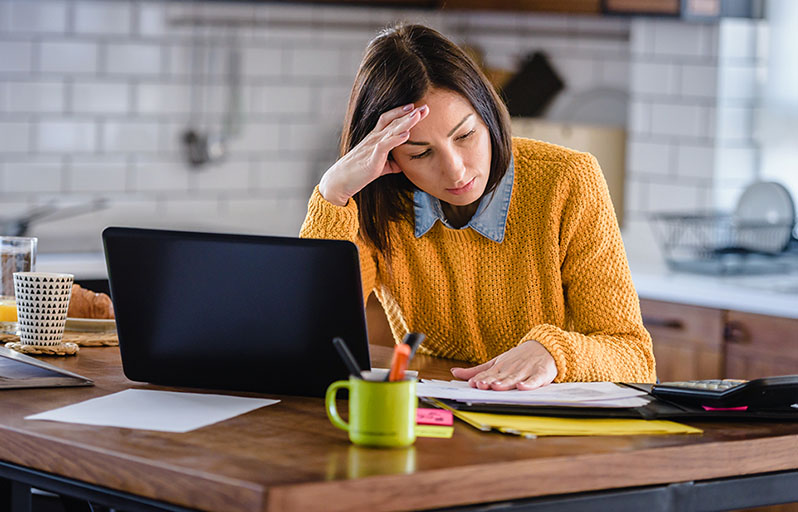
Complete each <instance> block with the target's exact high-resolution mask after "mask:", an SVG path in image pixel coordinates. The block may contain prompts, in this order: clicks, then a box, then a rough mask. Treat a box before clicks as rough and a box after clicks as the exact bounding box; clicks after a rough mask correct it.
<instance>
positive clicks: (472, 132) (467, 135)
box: [457, 130, 476, 140]
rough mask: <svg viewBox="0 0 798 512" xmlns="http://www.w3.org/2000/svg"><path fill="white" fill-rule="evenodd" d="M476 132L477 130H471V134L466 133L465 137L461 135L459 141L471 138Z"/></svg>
mask: <svg viewBox="0 0 798 512" xmlns="http://www.w3.org/2000/svg"><path fill="white" fill-rule="evenodd" d="M475 131H476V130H471V131H470V132H468V133H466V134H465V135H461V136H459V137H457V140H464V139H467V138H469V137H470V136H472V135H474V132H475Z"/></svg>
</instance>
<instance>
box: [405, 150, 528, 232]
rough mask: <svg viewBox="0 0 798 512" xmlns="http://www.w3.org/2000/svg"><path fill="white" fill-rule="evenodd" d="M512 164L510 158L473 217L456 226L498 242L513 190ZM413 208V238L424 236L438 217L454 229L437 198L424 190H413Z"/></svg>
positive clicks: (445, 224) (481, 200) (504, 224)
mask: <svg viewBox="0 0 798 512" xmlns="http://www.w3.org/2000/svg"><path fill="white" fill-rule="evenodd" d="M514 170H515V165H514V162H513V160H512V159H511V160H510V166H509V167H508V168H507V172H506V173H504V177H503V178H502V179H501V181H500V182H499V184H498V186H497V187H496V188H495V189H494V190H493V192H491V193H490V194H488V195H485V196H482V199H480V201H479V206H478V207H477V211H476V212H475V213H474V216H473V217H471V220H469V221H468V224H466V225H465V226H463V227H462V228H459V229H465V228H471V229H473V230H474V231H476V232H477V233H479V234H480V235H482V236H484V237H485V238H488V239H490V240H493V241H494V242H499V243H501V241H502V240H504V228H505V226H506V224H507V210H508V208H509V206H510V195H511V194H512V192H513V175H514ZM413 204H414V211H415V221H416V229H415V235H416V238H420V237H422V236H424V235H425V234H426V233H427V231H429V230H430V229H432V226H433V225H435V221H436V220H439V221H441V222H442V223H443V225H444V226H446V227H448V228H451V229H458V228H453V227H452V226H451V225H449V224H448V223H447V222H446V216H445V215H444V214H443V209H442V208H441V202H440V200H439V199H438V198H437V197H434V196H431V195H429V194H427V193H426V192H424V191H423V190H419V189H416V191H415V192H414V193H413Z"/></svg>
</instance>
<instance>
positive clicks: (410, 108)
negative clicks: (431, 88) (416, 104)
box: [402, 103, 413, 112]
mask: <svg viewBox="0 0 798 512" xmlns="http://www.w3.org/2000/svg"><path fill="white" fill-rule="evenodd" d="M402 110H404V111H405V112H410V111H411V110H413V104H412V103H408V104H407V105H405V106H404V107H402Z"/></svg>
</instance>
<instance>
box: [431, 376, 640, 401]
mask: <svg viewBox="0 0 798 512" xmlns="http://www.w3.org/2000/svg"><path fill="white" fill-rule="evenodd" d="M416 394H417V395H418V396H420V397H425V398H446V399H449V400H456V401H458V402H463V403H468V404H513V405H538V406H540V405H547V406H558V407H615V408H628V407H641V406H644V405H646V404H647V403H649V401H650V398H649V397H648V395H647V394H646V393H645V392H644V391H640V390H638V389H633V388H630V387H626V386H619V385H618V384H614V383H612V382H565V383H561V384H549V385H548V386H544V387H542V388H538V389H534V390H532V391H520V390H517V389H513V390H509V391H494V390H484V389H476V388H472V387H471V386H469V384H468V383H467V382H465V381H454V380H453V381H444V380H426V379H425V380H422V381H421V382H419V383H418V386H417V388H416Z"/></svg>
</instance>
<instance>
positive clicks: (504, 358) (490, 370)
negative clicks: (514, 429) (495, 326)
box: [452, 340, 557, 391]
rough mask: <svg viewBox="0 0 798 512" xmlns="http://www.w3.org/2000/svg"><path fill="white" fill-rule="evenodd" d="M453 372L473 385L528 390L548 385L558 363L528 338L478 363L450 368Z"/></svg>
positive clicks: (499, 389) (483, 387) (485, 387)
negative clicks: (488, 359)
mask: <svg viewBox="0 0 798 512" xmlns="http://www.w3.org/2000/svg"><path fill="white" fill-rule="evenodd" d="M452 375H454V376H455V377H456V378H458V379H463V380H468V383H469V384H470V385H471V387H474V388H479V389H495V390H497V391H505V390H508V389H514V388H518V389H520V390H524V391H527V390H530V389H536V388H539V387H542V386H545V385H547V384H551V382H552V381H553V380H554V378H555V377H557V365H556V364H554V358H553V357H551V354H549V351H548V350H546V348H545V347H544V346H543V345H541V344H540V343H538V342H537V341H535V340H529V341H526V342H524V343H521V344H520V345H518V346H517V347H515V348H513V349H510V350H508V351H507V352H505V353H504V354H501V355H500V356H497V357H494V358H493V359H491V360H490V361H488V362H487V363H484V364H481V365H479V366H473V367H471V368H452Z"/></svg>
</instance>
